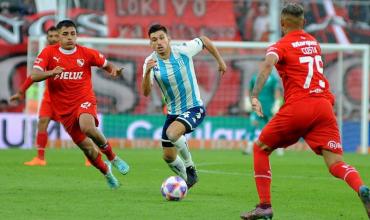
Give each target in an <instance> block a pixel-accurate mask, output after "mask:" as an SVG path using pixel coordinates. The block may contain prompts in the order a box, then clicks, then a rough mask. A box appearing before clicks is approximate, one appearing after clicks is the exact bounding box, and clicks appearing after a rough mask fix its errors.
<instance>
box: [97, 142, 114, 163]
mask: <svg viewBox="0 0 370 220" xmlns="http://www.w3.org/2000/svg"><path fill="white" fill-rule="evenodd" d="M99 148H100V151H101V152H102V153H103V154H105V155H106V156H107V158H108V160H110V161H112V160H113V159H114V158H115V157H116V154H115V153H114V152H113V151H112V147H111V146H110V144H109V142H107V143H106V144H104V145H103V146H99Z"/></svg>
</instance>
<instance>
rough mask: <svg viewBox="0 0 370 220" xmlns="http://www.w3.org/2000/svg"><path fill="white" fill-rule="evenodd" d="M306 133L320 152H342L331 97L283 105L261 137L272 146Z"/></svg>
mask: <svg viewBox="0 0 370 220" xmlns="http://www.w3.org/2000/svg"><path fill="white" fill-rule="evenodd" d="M300 137H303V138H304V140H305V141H306V142H307V144H308V145H309V146H310V148H311V149H312V150H313V151H314V152H315V153H316V154H320V155H321V154H322V152H321V151H322V149H325V150H329V151H331V152H333V153H337V154H342V153H343V149H342V145H341V140H340V135H339V129H338V125H337V121H336V118H335V115H334V112H333V107H332V105H331V103H330V101H329V100H327V99H325V98H318V97H315V98H313V97H312V98H305V99H302V100H300V101H297V102H293V103H289V104H285V105H283V107H282V108H281V109H280V110H279V112H278V113H277V114H276V115H275V116H274V117H273V118H272V120H271V121H270V122H269V123H268V124H267V125H266V127H265V128H264V129H263V130H262V132H261V135H260V137H259V140H260V141H261V142H262V143H264V144H266V145H267V146H269V147H271V148H279V147H283V148H284V147H288V146H290V145H292V144H294V143H296V142H297V141H298V140H299V138H300Z"/></svg>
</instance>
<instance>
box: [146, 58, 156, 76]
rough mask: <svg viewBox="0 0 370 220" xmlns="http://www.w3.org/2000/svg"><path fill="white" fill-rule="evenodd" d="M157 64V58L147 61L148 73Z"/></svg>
mask: <svg viewBox="0 0 370 220" xmlns="http://www.w3.org/2000/svg"><path fill="white" fill-rule="evenodd" d="M156 65H157V60H155V59H150V60H149V61H148V62H147V63H146V73H149V72H150V70H151V69H152V68H153V67H155V66H156Z"/></svg>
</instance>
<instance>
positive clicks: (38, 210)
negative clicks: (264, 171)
mask: <svg viewBox="0 0 370 220" xmlns="http://www.w3.org/2000/svg"><path fill="white" fill-rule="evenodd" d="M192 152H193V159H194V160H195V162H196V163H197V168H198V171H199V177H200V182H199V183H198V184H197V185H196V186H195V187H194V188H192V189H191V190H190V192H189V194H188V195H187V197H186V198H185V199H184V200H183V201H180V202H167V201H165V200H164V199H163V198H162V196H161V194H160V189H159V188H160V185H161V183H162V181H163V180H164V179H165V178H166V177H167V176H170V175H173V174H172V172H171V171H170V170H169V168H168V167H167V165H166V164H165V163H164V162H163V161H162V159H161V150H159V149H156V150H144V149H138V150H120V151H118V154H119V155H120V156H122V157H123V158H124V159H125V160H127V162H128V163H129V164H130V165H131V168H132V169H131V172H130V173H129V174H128V175H127V176H121V175H119V173H118V172H117V171H116V170H114V173H115V174H116V176H117V177H118V178H119V180H120V181H121V182H122V187H121V188H119V189H118V190H110V189H108V187H107V185H106V182H105V179H104V178H103V176H102V175H101V174H100V173H99V172H98V171H97V170H95V169H94V168H91V167H90V168H88V167H85V166H84V157H83V156H82V153H81V152H80V151H79V150H76V149H65V150H53V149H51V150H47V152H46V156H47V159H48V165H47V166H46V167H26V166H24V165H23V164H22V163H23V162H24V161H26V160H29V159H31V158H32V157H33V156H34V153H35V152H34V151H27V150H2V151H0V180H1V181H0V186H1V187H0V216H1V217H0V218H1V219H27V220H31V219H37V220H42V219H48V220H49V219H63V220H65V219H133V220H136V219H161V220H162V219H201V220H204V219H222V220H227V219H238V218H239V214H240V212H241V211H246V210H249V209H251V208H253V206H254V205H255V204H256V203H257V193H256V190H255V185H254V180H253V178H252V173H253V171H252V158H251V156H244V155H242V154H241V153H240V152H239V151H227V150H213V151H210V150H193V151H192ZM345 160H346V161H347V162H348V163H350V164H352V165H354V166H355V167H356V168H357V169H358V170H359V171H360V173H361V175H362V177H363V179H364V181H365V182H366V183H368V184H369V183H370V172H369V170H370V162H369V156H362V155H356V154H346V155H345ZM271 166H272V170H273V183H272V199H273V208H274V219H278V220H279V219H284V220H286V219H288V220H290V219H294V220H299V219H320V220H321V219H325V220H326V219H330V220H331V219H333V220H337V219H343V220H348V219H356V220H359V219H367V217H366V214H365V211H364V208H363V207H362V204H361V202H360V200H359V198H358V197H357V195H356V194H355V193H354V192H353V191H352V190H351V189H350V188H349V187H347V185H346V184H345V183H343V181H340V180H337V179H335V178H333V177H331V175H330V174H329V173H328V171H327V169H326V168H325V166H324V163H323V161H322V158H320V157H318V156H315V155H314V154H313V153H311V152H288V153H287V154H286V155H285V156H283V157H278V156H275V155H273V156H272V157H271Z"/></svg>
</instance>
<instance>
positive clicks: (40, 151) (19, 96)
mask: <svg viewBox="0 0 370 220" xmlns="http://www.w3.org/2000/svg"><path fill="white" fill-rule="evenodd" d="M46 34H47V36H46V40H47V42H48V45H54V44H57V43H58V42H59V35H58V30H57V28H56V27H55V26H52V27H50V28H49V29H48V30H47V31H46ZM32 84H33V81H32V79H31V75H29V76H28V77H27V79H26V81H24V83H23V84H22V86H21V88H20V90H19V91H18V92H17V93H16V94H14V95H12V96H11V97H10V101H19V100H23V99H24V96H25V93H26V91H27V89H28V88H29V87H30V86H31V85H32ZM50 120H54V121H58V119H57V115H56V114H54V112H53V111H52V109H51V104H50V97H49V90H48V89H47V86H46V87H45V91H44V94H43V98H42V102H41V105H40V109H39V120H38V123H37V134H36V145H37V156H36V157H34V158H32V160H30V161H27V162H24V165H26V166H45V165H46V164H47V162H46V160H45V147H46V144H47V143H48V132H47V128H48V126H49V123H50ZM85 165H86V166H90V162H89V161H88V160H86V162H85Z"/></svg>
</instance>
